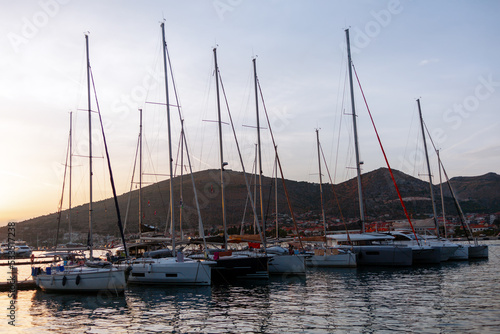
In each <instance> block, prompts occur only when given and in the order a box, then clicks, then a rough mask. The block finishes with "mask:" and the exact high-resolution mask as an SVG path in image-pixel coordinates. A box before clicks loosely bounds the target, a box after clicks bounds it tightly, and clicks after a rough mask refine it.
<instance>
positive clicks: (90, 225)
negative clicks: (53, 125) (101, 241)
mask: <svg viewBox="0 0 500 334" xmlns="http://www.w3.org/2000/svg"><path fill="white" fill-rule="evenodd" d="M85 45H86V51H87V99H88V101H87V102H88V112H89V185H90V199H89V238H88V245H89V247H90V259H92V255H93V254H92V248H93V244H92V243H93V242H92V110H91V109H92V103H91V101H90V57H89V35H88V34H85Z"/></svg>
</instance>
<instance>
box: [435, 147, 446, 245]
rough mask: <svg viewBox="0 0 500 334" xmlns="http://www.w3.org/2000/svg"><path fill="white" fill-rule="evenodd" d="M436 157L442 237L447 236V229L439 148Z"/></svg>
mask: <svg viewBox="0 0 500 334" xmlns="http://www.w3.org/2000/svg"><path fill="white" fill-rule="evenodd" d="M436 153H437V157H438V168H439V190H440V192H441V209H442V211H443V227H444V237H445V238H448V231H447V230H446V213H445V211H444V196H443V180H442V178H441V158H440V157H439V150H436Z"/></svg>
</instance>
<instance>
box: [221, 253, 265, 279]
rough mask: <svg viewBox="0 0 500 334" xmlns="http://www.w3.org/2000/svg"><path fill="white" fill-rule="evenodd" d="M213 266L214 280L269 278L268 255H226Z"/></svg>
mask: <svg viewBox="0 0 500 334" xmlns="http://www.w3.org/2000/svg"><path fill="white" fill-rule="evenodd" d="M216 262H217V264H216V265H215V266H213V267H212V282H215V283H226V282H229V281H233V280H237V279H268V278H269V269H268V268H269V267H268V262H269V257H268V256H254V257H253V256H238V255H231V256H224V257H221V258H219V259H217V260H216Z"/></svg>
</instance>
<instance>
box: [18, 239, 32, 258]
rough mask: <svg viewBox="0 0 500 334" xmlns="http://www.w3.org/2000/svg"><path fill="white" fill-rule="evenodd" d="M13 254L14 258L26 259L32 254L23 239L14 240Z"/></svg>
mask: <svg viewBox="0 0 500 334" xmlns="http://www.w3.org/2000/svg"><path fill="white" fill-rule="evenodd" d="M14 254H15V257H16V258H24V259H27V258H29V257H30V256H31V254H32V249H31V248H30V247H29V246H28V245H27V244H26V242H24V241H16V242H15V246H14Z"/></svg>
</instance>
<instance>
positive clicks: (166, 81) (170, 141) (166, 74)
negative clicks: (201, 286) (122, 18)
mask: <svg viewBox="0 0 500 334" xmlns="http://www.w3.org/2000/svg"><path fill="white" fill-rule="evenodd" d="M161 32H162V37H163V66H164V69H165V95H166V103H167V127H168V161H169V169H170V180H169V181H170V182H169V184H170V226H171V227H172V250H175V226H174V188H173V179H174V175H173V168H172V161H173V159H172V133H171V129H170V101H169V97H168V73H167V51H166V48H167V42H165V23H163V22H162V23H161Z"/></svg>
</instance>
